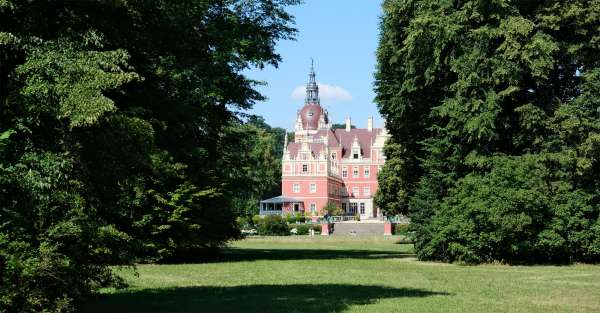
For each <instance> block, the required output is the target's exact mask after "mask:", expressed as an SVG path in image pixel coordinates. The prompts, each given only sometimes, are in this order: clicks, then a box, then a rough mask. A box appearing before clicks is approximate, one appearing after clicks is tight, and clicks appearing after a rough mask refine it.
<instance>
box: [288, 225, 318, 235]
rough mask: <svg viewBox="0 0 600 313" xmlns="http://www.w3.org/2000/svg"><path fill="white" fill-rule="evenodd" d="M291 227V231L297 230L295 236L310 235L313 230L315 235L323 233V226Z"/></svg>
mask: <svg viewBox="0 0 600 313" xmlns="http://www.w3.org/2000/svg"><path fill="white" fill-rule="evenodd" d="M289 227H290V231H291V230H292V229H296V233H295V235H308V234H310V230H311V229H313V230H314V231H315V234H318V233H321V224H294V225H289Z"/></svg>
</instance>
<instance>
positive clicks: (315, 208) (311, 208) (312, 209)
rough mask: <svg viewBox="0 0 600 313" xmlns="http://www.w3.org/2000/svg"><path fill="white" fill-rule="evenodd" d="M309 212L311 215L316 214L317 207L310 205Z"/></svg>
mask: <svg viewBox="0 0 600 313" xmlns="http://www.w3.org/2000/svg"><path fill="white" fill-rule="evenodd" d="M310 212H311V213H315V212H317V205H316V204H314V203H311V204H310Z"/></svg>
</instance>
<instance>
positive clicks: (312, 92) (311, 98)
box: [304, 58, 321, 104]
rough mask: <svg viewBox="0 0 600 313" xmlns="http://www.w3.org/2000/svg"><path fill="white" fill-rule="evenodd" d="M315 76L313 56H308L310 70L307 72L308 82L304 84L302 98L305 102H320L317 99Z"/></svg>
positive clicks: (317, 90)
mask: <svg viewBox="0 0 600 313" xmlns="http://www.w3.org/2000/svg"><path fill="white" fill-rule="evenodd" d="M315 76H316V75H315V61H314V60H313V58H310V72H309V73H308V84H307V85H306V98H305V99H304V102H305V103H306V104H309V103H313V104H320V103H321V101H320V99H319V86H317V81H316V79H315Z"/></svg>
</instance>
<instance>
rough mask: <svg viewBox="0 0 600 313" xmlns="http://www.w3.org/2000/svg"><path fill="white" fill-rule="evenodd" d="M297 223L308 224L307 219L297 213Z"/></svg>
mask: <svg viewBox="0 0 600 313" xmlns="http://www.w3.org/2000/svg"><path fill="white" fill-rule="evenodd" d="M296 222H300V223H304V222H306V217H304V214H302V213H296Z"/></svg>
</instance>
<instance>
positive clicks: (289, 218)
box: [285, 213, 296, 224]
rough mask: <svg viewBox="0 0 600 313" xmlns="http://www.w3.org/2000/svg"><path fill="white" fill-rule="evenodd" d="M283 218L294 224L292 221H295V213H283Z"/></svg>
mask: <svg viewBox="0 0 600 313" xmlns="http://www.w3.org/2000/svg"><path fill="white" fill-rule="evenodd" d="M285 220H286V221H287V222H288V223H289V224H294V223H296V215H293V214H290V213H288V214H286V215H285Z"/></svg>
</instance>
